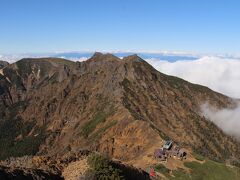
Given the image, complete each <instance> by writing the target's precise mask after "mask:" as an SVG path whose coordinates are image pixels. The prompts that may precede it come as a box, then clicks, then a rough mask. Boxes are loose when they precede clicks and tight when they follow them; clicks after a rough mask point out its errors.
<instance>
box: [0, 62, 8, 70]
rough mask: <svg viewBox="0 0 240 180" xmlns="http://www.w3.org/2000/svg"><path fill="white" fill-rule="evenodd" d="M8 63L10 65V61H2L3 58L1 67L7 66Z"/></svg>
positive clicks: (0, 63)
mask: <svg viewBox="0 0 240 180" xmlns="http://www.w3.org/2000/svg"><path fill="white" fill-rule="evenodd" d="M7 65H9V63H8V62H6V61H1V60H0V69H2V68H4V67H5V66H7Z"/></svg>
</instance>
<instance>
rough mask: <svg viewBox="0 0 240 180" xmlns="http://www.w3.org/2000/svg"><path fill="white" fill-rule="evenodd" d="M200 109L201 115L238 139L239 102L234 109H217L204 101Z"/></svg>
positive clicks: (239, 125)
mask: <svg viewBox="0 0 240 180" xmlns="http://www.w3.org/2000/svg"><path fill="white" fill-rule="evenodd" d="M201 109H202V113H203V115H204V116H205V117H207V118H208V119H209V120H211V121H212V122H213V123H214V124H216V125H217V126H218V127H219V128H221V129H222V130H223V131H224V132H225V133H226V134H229V135H231V136H234V137H236V138H237V139H240V131H239V129H240V120H239V117H240V104H238V106H237V107H236V108H234V109H220V110H217V109H215V108H213V107H211V106H209V104H207V103H206V104H204V105H202V107H201Z"/></svg>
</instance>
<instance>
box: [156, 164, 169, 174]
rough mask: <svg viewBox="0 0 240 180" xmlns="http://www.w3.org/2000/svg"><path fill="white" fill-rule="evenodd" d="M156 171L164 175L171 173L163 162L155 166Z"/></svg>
mask: <svg viewBox="0 0 240 180" xmlns="http://www.w3.org/2000/svg"><path fill="white" fill-rule="evenodd" d="M154 169H155V171H158V172H160V173H162V174H164V175H167V174H169V172H170V170H169V169H168V168H166V167H165V166H164V165H163V164H158V165H156V166H155V167H154Z"/></svg>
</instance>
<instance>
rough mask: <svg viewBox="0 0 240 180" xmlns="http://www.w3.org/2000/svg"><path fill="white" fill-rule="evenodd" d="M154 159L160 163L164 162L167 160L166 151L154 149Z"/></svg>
mask: <svg viewBox="0 0 240 180" xmlns="http://www.w3.org/2000/svg"><path fill="white" fill-rule="evenodd" d="M154 157H155V158H157V159H159V160H161V161H166V160H167V155H166V151H165V150H164V149H156V150H155V152H154Z"/></svg>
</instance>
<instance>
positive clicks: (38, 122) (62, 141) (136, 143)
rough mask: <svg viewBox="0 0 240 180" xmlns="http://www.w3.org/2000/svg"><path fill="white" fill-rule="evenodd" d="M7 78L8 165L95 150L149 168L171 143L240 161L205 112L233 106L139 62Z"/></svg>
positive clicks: (54, 64) (41, 66) (110, 59)
mask: <svg viewBox="0 0 240 180" xmlns="http://www.w3.org/2000/svg"><path fill="white" fill-rule="evenodd" d="M39 71H40V72H39ZM3 73H4V75H1V76H0V99H1V103H0V107H1V109H2V111H1V110H0V114H1V118H0V128H1V129H6V132H5V131H3V132H1V134H0V143H2V144H5V145H6V146H7V147H9V151H8V152H6V151H5V148H4V149H3V148H1V147H3V146H1V147H0V152H1V158H2V159H5V158H8V157H10V156H22V155H35V154H37V155H49V156H53V157H61V156H63V155H65V154H67V153H69V152H78V151H79V150H80V149H89V150H91V151H98V152H101V153H103V154H107V155H108V156H109V157H112V158H116V159H119V160H121V161H123V162H126V163H130V164H132V165H134V166H139V167H145V166H147V161H146V159H148V161H150V159H151V158H150V157H149V153H150V154H151V153H153V151H154V149H155V148H158V147H160V146H161V144H162V143H163V141H164V140H166V139H172V140H174V141H175V142H176V143H177V144H179V145H181V146H182V147H185V148H187V149H188V150H189V153H190V154H193V153H198V154H202V155H204V156H206V157H209V158H210V159H213V160H217V161H222V162H224V161H226V160H229V159H238V158H239V157H240V148H239V147H240V146H239V143H238V142H237V141H236V140H234V139H233V138H232V137H230V136H228V135H226V134H224V133H223V131H222V130H220V129H219V128H218V127H217V126H216V125H215V124H213V123H212V122H210V121H209V120H207V119H206V118H205V117H204V116H202V115H201V109H200V106H201V104H203V103H205V102H209V103H210V104H211V105H213V106H215V107H217V108H226V107H234V106H236V103H235V100H234V99H231V98H229V97H227V96H224V95H222V94H220V93H216V92H214V91H212V90H210V89H209V88H207V87H204V86H200V85H194V84H191V83H189V82H187V81H185V80H182V79H180V78H177V77H174V76H168V75H165V74H163V73H160V72H158V71H157V70H155V69H154V68H153V67H152V66H151V65H149V64H148V63H147V62H146V61H144V60H143V59H141V58H140V57H138V56H137V55H131V56H128V57H125V58H123V59H120V58H118V57H116V56H113V55H111V54H101V53H95V54H94V55H93V57H91V58H90V59H89V60H87V61H84V62H71V61H68V60H64V59H56V58H50V59H49V58H47V59H46V58H45V59H35V60H31V59H29V60H26V59H23V60H22V61H20V62H19V61H18V62H16V63H14V64H11V65H9V66H7V67H5V68H4V69H3ZM14 124H17V125H16V126H15V125H14ZM10 126H11V128H10V129H9V127H10ZM8 132H11V133H12V134H10V135H9V133H8ZM6 139H7V140H9V143H8V142H6ZM29 143H32V146H31V148H30V145H29ZM16 149H18V150H19V151H18V152H16ZM151 161H153V160H151ZM139 162H141V163H139ZM139 164H141V165H139Z"/></svg>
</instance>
